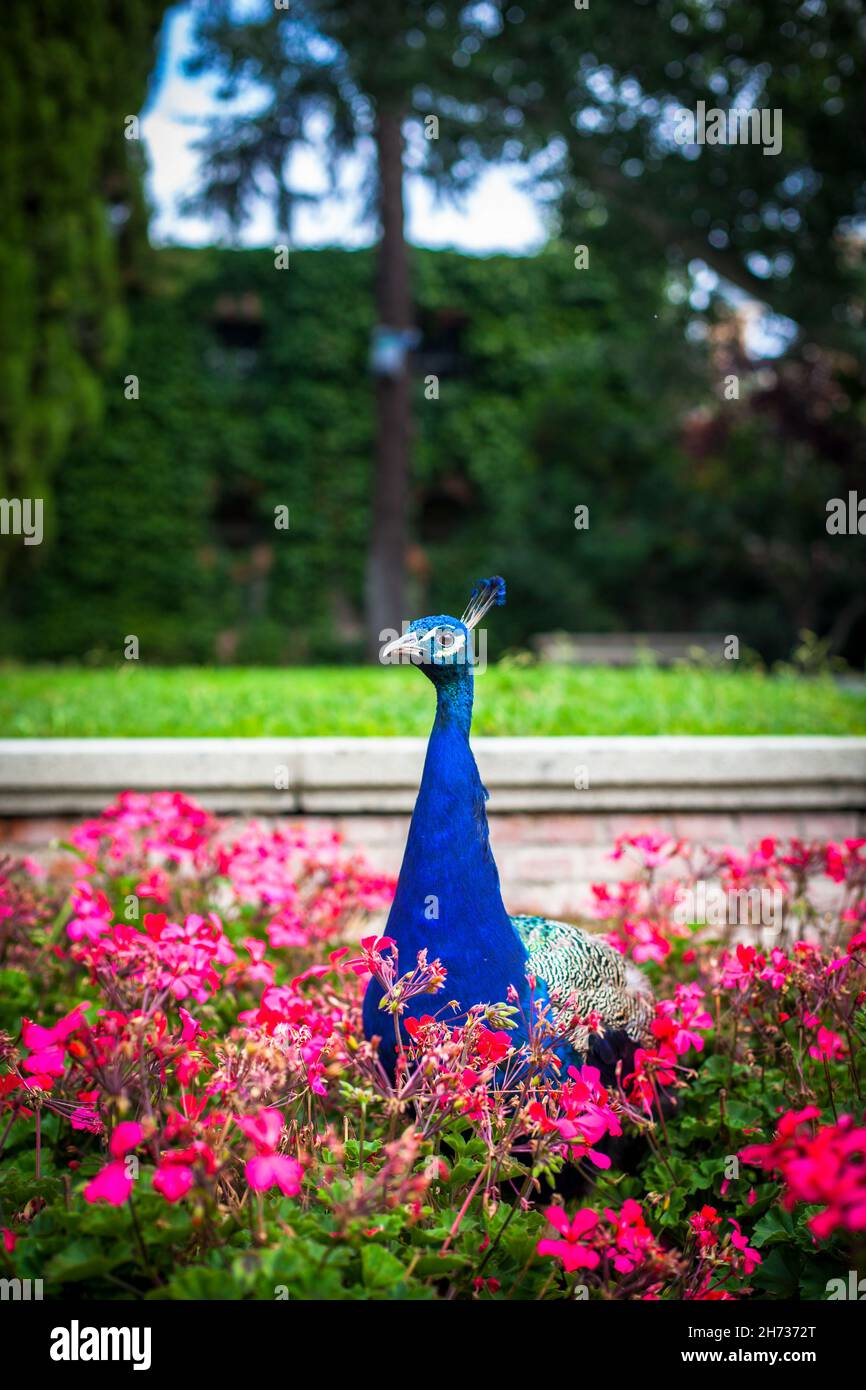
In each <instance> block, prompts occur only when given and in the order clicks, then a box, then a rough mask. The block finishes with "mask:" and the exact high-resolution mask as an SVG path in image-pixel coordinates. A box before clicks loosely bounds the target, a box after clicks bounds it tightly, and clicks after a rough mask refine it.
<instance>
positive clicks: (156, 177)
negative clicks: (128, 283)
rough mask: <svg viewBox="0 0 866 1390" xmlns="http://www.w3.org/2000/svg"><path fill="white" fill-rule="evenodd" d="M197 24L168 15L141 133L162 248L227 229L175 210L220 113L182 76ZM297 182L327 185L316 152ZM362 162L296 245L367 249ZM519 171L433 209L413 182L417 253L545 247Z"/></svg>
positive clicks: (207, 88)
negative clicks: (205, 129) (200, 145)
mask: <svg viewBox="0 0 866 1390" xmlns="http://www.w3.org/2000/svg"><path fill="white" fill-rule="evenodd" d="M191 33H192V17H191V15H190V13H189V10H188V9H186V7H184V6H179V7H177V8H175V9H173V10H171V11H170V12H169V14H168V16H167V18H166V26H165V29H164V31H163V52H162V55H161V64H160V73H159V75H158V78H157V79H156V82H155V86H154V90H153V94H152V97H151V99H150V100H149V102H148V104H147V106H146V108H145V110H144V112H143V114H142V118H141V133H142V137H143V139H144V141H145V143H146V145H147V148H148V152H149V155H150V179H149V192H150V199H151V203H152V205H153V207H154V209H155V217H154V220H153V222H152V224H151V235H152V237H153V239H154V241H155V242H157V243H158V244H165V243H169V242H174V243H180V244H182V245H185V246H201V245H208V244H211V243H213V242H214V241H216V240H217V239H218V238H219V236H220V233H221V231H222V229H221V228H218V227H216V226H215V225H214V223H213V222H212V221H211V220H210V219H207V220H205V219H203V218H200V217H189V216H182V215H181V214H180V212H179V210H178V205H179V203H180V201H181V200H182V198H183V197H184V196H185V195H187V194H189V193H190V192H191V191H192V190H193V189H194V187H195V185H196V182H197V178H196V170H197V158H198V157H197V155H196V154H195V152H194V151H193V150H192V149H191V148H190V147H191V145H192V143H193V142H194V140H195V139H196V136H197V135H198V134H199V133H200V132H201V129H202V121H203V120H204V119H205V118H206V117H207V116H211V115H213V113H214V111H215V109H216V107H217V102H216V97H215V95H214V91H215V86H216V83H215V81H214V80H213V79H212V78H210V77H200V78H191V77H187V76H185V75H184V73H183V71H182V64H183V61H184V59H185V58H186V57H188V56H189V54H190V52H191V50H192V43H191ZM292 173H293V183H294V184H296V185H297V186H298V187H301V188H303V189H305V190H308V191H311V192H312V191H316V190H318V189H321V188H322V187H323V186H324V171H323V168H322V165H321V162H320V159H319V157H318V156H317V154H316V153H315V152H314V151H312V150H309V151H307V150H304V151H301V152H299V154H298V155H297V156H296V157H295V163H294V165H293V170H292ZM361 174H362V161H361V160H360V159H355V160H349V161H347V162H346V166H345V169H344V171H343V177H342V180H341V188H342V189H343V190H344V194H345V196H343V197H339V198H338V197H326V198H324V199H323V200H322V201H321V202H320V203H317V204H311V205H306V204H302V205H300V206H299V209H298V211H297V213H296V220H295V227H294V231H293V235H292V243H293V245H295V246H322V245H329V246H333V245H342V246H364V245H369V244H370V243H371V242H372V240H373V239H374V229H373V227H372V226H371V225H370V224H368V225H366V226H365V225H363V223H362V222H361V209H362V198H361V195H360V191H359V185H360V180H361ZM518 182H519V174H518V172H517V170H516V169H506V168H503V167H496V168H493V169H491V170H490V171H489V172H488V173H487V174H486V175H484V176H483V177H482V178H481V179H480V180H479V182H478V184H477V185H476V187H475V188H474V189H473V191H472V193H471V194H470V195H469V196H468V197H467V198H466V199H465V201H464V203H463V204H462V205H461V206H459V207H455V206H454V205H453V204H451V203H445V204H436V203H435V202H434V199H433V195H432V193H431V190H430V189H429V187H428V186H427V185H426V184H425V182H424V181H423V180H421V179H418V178H412V177H411V176H410V177H409V178H407V180H406V205H407V223H408V235H409V239H410V241H412V242H414V243H415V244H416V245H419V246H435V247H443V246H454V247H457V248H458V249H459V250H461V251H473V252H482V253H483V252H494V251H508V252H512V253H531V252H533V251H536V250H538V249H539V248H540V247H541V246H543V244H544V241H545V230H544V225H543V222H542V220H541V217H540V216H539V213H538V210H537V208H536V206H535V204H534V202H533V200H532V199H531V198H530V197H529V196H528V194H526V193H524V192H522V191H521V190H520V189H519V188H518V186H517V185H518ZM274 236H275V233H274V226H273V218H272V215H271V213H270V210H269V208H268V207H267V206H266V205H262V206H261V207H259V208H257V209H256V210H255V212H254V215H253V217H252V218H251V219H250V221H249V222H248V223H247V224H246V226H245V228H244V230H243V232H242V233H241V236H240V241H241V243H242V244H243V245H245V246H268V245H272V244H273V241H274Z"/></svg>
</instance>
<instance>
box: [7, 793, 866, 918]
mask: <svg viewBox="0 0 866 1390" xmlns="http://www.w3.org/2000/svg"><path fill="white" fill-rule="evenodd" d="M76 819H83V817H80V818H72V817H64V818H60V819H58V818H50V819H49V818H47V817H40V816H34V817H30V818H27V819H11V818H6V819H0V853H24V854H31V855H33V856H34V857H35V858H38V859H43V860H45V859H50V857H51V850H50V844H51V842H52V841H58V840H62V839H64V838H65V837H66V835H67V834H68V832H69V829H70V827H71V826H72V825H74V824H75V823H76ZM260 819H262V820H273V821H274V823H277V822H276V820H275V819H274V818H270V817H261V818H260ZM291 820H292V823H294V824H297V823H301V824H304V823H307V824H310V825H316V826H318V827H328V828H332V829H334V830H338V831H339V832H340V833H341V834H342V835H343V837H344V839H345V842H346V844H347V845H348V846H349V847H350V848H352V849H357V850H361V851H363V852H364V853H365V854H366V856H367V858H368V860H369V861H370V863H371V864H372V865H373V866H374V867H376V868H378V869H381V870H383V871H386V872H388V873H394V874H396V872H397V870H398V869H399V867H400V861H401V858H402V854H403V846H404V844H405V840H406V832H407V829H408V825H409V817H408V816H407V815H383V816H379V815H349V816H316V817H312V816H306V817H303V816H301V817H292V818H291ZM644 830H661V831H666V832H668V833H669V834H672V835H676V836H678V837H684V838H686V839H688V840H691V841H693V842H694V843H698V844H705V845H708V846H713V847H720V846H722V845H731V846H733V847H734V848H735V849H745V848H746V847H747V846H748V845H749V844H751V843H754V842H755V841H756V840H758V839H760V838H761V836H763V835H778V836H782V837H786V836H789V835H797V836H799V837H800V838H802V839H805V840H810V839H822V840H842V839H844V838H846V837H851V836H857V835H864V834H866V815H864V814H863V813H862V812H856V811H850V812H847V811H818V810H813V811H803V812H780V811H766V812H754V811H750V812H743V813H728V812H718V813H713V812H708V813H700V814H698V813H692V812H672V813H658V814H654V815H640V814H634V815H631V814H627V813H623V814H619V813H618V814H615V815H614V814H604V813H593V814H583V815H578V814H546V813H543V812H541V813H536V814H522V813H520V814H511V815H495V814H493V815H491V817H490V835H491V841H492V844H493V849H494V853H495V855H496V860H497V863H498V865H499V872H500V876H501V879H502V891H503V897H504V899H505V903H506V906H507V907H508V909H509V911H511V912H541V913H544V914H546V915H548V916H564V917H576V916H580V915H582V914H583V913H585V911H586V907H587V904H588V901H589V896H590V894H589V886H590V884H591V883H593V882H599V881H601V880H604V879H607V880H614V879H617V878H621V877H624V876H627V873H628V867H627V865H626V864H625V862H624V861H622V860H620V861H616V860H612V859H610V858H609V854H610V850H611V849H612V848H613V844H614V840H615V839H616V837H617V835H621V834H624V833H631V832H639V831H644Z"/></svg>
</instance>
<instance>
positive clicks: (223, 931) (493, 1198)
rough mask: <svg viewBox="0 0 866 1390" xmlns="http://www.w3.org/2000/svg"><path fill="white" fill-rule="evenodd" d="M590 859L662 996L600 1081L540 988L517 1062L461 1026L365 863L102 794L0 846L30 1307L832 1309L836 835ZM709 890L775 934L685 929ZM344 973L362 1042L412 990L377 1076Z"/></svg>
mask: <svg viewBox="0 0 866 1390" xmlns="http://www.w3.org/2000/svg"><path fill="white" fill-rule="evenodd" d="M614 854H615V855H616V856H617V857H620V858H621V857H623V856H628V857H629V859H630V860H631V861H632V862H633V864H634V871H633V874H632V877H631V878H630V879H628V880H626V881H625V882H620V883H618V884H616V885H611V886H607V885H598V886H597V887H596V889H595V890H594V901H593V904H592V908H591V915H592V916H593V917H594V918H596V919H597V924H598V927H599V929H600V930H602V931H604V932H606V933H607V935H608V937H609V939H610V940H611V941H612V942H613V944H614V945H616V946H617V948H618V949H619V950H621V951H622V952H623V953H624V954H626V955H628V956H629V957H630V958H632V959H633V960H634V961H636V962H638V963H639V964H641V966H642V968H643V969H644V970H645V971H646V972H647V974H648V975H649V976H650V977H651V979H652V982H653V985H654V987H655V989H656V994H657V999H658V1004H657V1011H656V1012H657V1016H656V1019H655V1023H654V1026H653V1032H654V1042H653V1045H652V1046H651V1047H649V1048H645V1049H643V1050H641V1051H640V1052H639V1053H638V1055H637V1058H636V1061H635V1068H634V1070H633V1071H632V1072H631V1073H630V1074H628V1075H622V1076H620V1078H619V1082H618V1084H617V1085H616V1086H612V1087H609V1088H605V1087H604V1086H602V1085H601V1081H600V1077H599V1074H598V1072H597V1071H596V1070H595V1069H594V1068H592V1067H590V1066H584V1067H582V1068H574V1067H572V1068H569V1069H568V1070H567V1072H566V1074H565V1075H562V1074H561V1071H562V1069H561V1067H560V1066H559V1062H558V1057H557V1052H556V1044H557V1041H558V1035H557V1032H556V1025H554V1023H553V1021H552V1017H551V1016H550V1014H549V1011H548V1010H547V1009H545V1008H542V1009H539V1010H538V1011H537V1017H536V1018H534V1019H533V1020H532V1024H531V1030H530V1031H531V1043H530V1045H529V1046H528V1047H526V1048H523V1049H517V1048H515V1047H514V1046H512V1043H511V1040H510V1026H511V1024H512V1022H513V1014H514V1008H513V1005H512V1004H511V1003H510V1001H508V1000H491V1001H484V1002H483V1003H480V1004H479V1005H478V1007H477V1008H476V1009H474V1010H472V1011H471V1013H470V1014H469V1015H468V1016H464V1017H461V1018H455V1017H454V1016H453V1014H452V1013H451V1011H449V1008H448V981H447V977H445V976H444V973H443V971H442V970H441V968H440V966H439V963H438V962H437V961H436V960H434V959H429V960H428V958H427V957H426V956H425V955H424V953H422V956H421V957H420V958H419V959H418V961H411V962H410V961H397V960H396V959H395V957H394V952H393V948H392V945H391V943H389V942H388V939H387V938H385V937H382V936H379V935H377V934H376V931H375V929H374V924H375V920H376V919H375V916H371V915H373V914H379V913H381V911H382V910H383V909H385V908H386V907H387V905H388V902H389V901H390V897H391V893H392V891H393V884H392V883H391V882H390V881H389V880H387V879H383V878H382V877H381V876H377V875H374V874H372V873H371V872H370V871H369V870H368V869H367V868H366V866H365V865H364V864H363V862H361V861H360V860H359V859H358V858H357V857H354V858H353V857H350V856H349V855H347V853H346V852H345V851H344V849H343V848H342V847H341V845H340V843H339V841H338V840H337V838H336V837H334V836H333V835H330V834H327V835H320V836H314V835H311V834H310V832H309V831H308V830H306V831H299V830H295V829H292V828H287V829H285V830H280V831H275V830H273V829H264V828H261V827H257V826H255V825H247V826H245V827H240V828H238V827H233V826H232V825H230V824H229V823H225V822H221V821H219V820H218V819H217V818H215V817H213V816H212V815H210V814H209V813H208V812H206V811H204V810H203V809H202V808H200V807H199V806H197V805H196V804H195V803H194V802H192V801H190V800H189V799H187V798H185V797H183V796H181V795H178V794H170V793H159V794H154V795H149V796H143V795H136V794H132V793H128V794H125V795H123V796H122V797H120V798H119V799H118V801H117V802H116V803H115V804H114V805H112V806H110V807H109V808H108V809H107V810H106V811H105V812H104V813H103V814H102V815H101V816H99V817H97V818H96V819H95V820H92V821H88V822H86V823H84V824H83V825H81V826H79V827H78V828H77V829H76V830H75V831H74V833H73V834H72V836H71V840H70V843H69V844H68V845H67V846H65V847H64V848H63V850H62V852H58V854H57V856H56V859H55V861H54V862H53V863H52V865H51V868H50V870H49V871H48V872H47V873H46V872H45V871H44V869H42V868H41V867H40V866H39V865H37V864H35V863H33V862H32V861H27V860H25V861H23V862H20V863H18V862H16V863H11V862H7V863H6V864H5V865H3V866H0V944H2V957H0V997H2V1015H0V1024H2V1027H3V1028H4V1029H5V1032H4V1033H3V1034H2V1035H0V1066H2V1074H0V1099H2V1106H3V1111H4V1114H3V1116H2V1117H0V1126H2V1127H0V1144H2V1149H3V1155H2V1161H0V1212H2V1222H3V1227H4V1241H3V1253H4V1260H5V1267H6V1273H7V1275H8V1276H9V1277H14V1276H18V1277H21V1278H40V1279H42V1281H43V1285H44V1292H45V1297H47V1298H57V1297H64V1296H70V1295H74V1296H83V1297H87V1298H129V1297H133V1296H138V1297H141V1296H145V1297H148V1298H239V1297H247V1298H267V1299H272V1298H329V1299H340V1298H353V1297H362V1298H398V1299H403V1298H420V1299H432V1298H437V1297H450V1298H454V1297H457V1298H476V1299H503V1298H516V1299H535V1298H540V1297H544V1298H573V1297H580V1298H583V1297H588V1298H621V1299H648V1298H653V1299H655V1298H664V1299H671V1298H673V1299H732V1298H744V1297H749V1296H752V1297H760V1298H768V1297H769V1298H773V1297H791V1296H795V1297H796V1296H800V1297H811V1298H827V1297H836V1296H839V1297H845V1296H847V1293H846V1292H837V1290H840V1289H844V1290H846V1291H847V1289H848V1286H849V1272H850V1271H851V1270H857V1269H858V1268H859V1265H860V1264H862V1259H863V1249H864V1232H866V1128H864V1107H863V1101H862V1086H863V1073H864V1068H863V1062H862V1048H861V1046H860V1044H861V1042H862V1037H863V1031H864V1024H866V1017H864V1008H863V1004H864V990H866V899H864V887H866V856H864V842H863V841H858V840H849V841H846V842H844V843H841V844H802V843H800V842H798V841H791V842H786V843H785V844H782V843H781V842H779V841H777V840H775V839H765V840H763V841H762V842H761V843H760V844H759V845H758V846H757V847H756V848H755V849H754V851H753V852H751V853H750V854H749V855H747V856H740V855H736V854H734V853H733V852H722V853H708V852H703V851H700V850H699V849H695V848H694V847H691V846H688V845H685V844H683V843H681V842H676V841H674V840H673V839H672V838H670V837H666V836H647V835H641V836H630V837H622V838H621V839H620V840H619V841H618V842H617V844H616V847H615V849H614ZM708 883H712V884H713V885H716V886H717V887H718V888H719V889H720V890H721V891H722V892H727V893H737V892H741V893H743V894H745V893H749V892H751V893H753V894H756V895H757V896H756V898H755V901H759V900H760V893H761V890H763V891H764V892H765V893H768V894H773V895H775V896H774V897H773V901H774V902H777V903H778V904H779V910H778V912H776V913H774V916H773V924H772V937H771V939H770V940H769V941H768V942H765V941H764V940H762V937H761V934H760V932H759V931H756V929H754V928H751V927H749V926H748V925H743V924H742V923H741V924H740V925H739V926H737V925H735V924H733V923H731V922H730V921H729V920H728V918H729V917H730V915H731V914H730V913H728V914H727V916H725V914H723V915H722V918H721V919H720V920H719V921H718V922H716V920H715V919H714V918H713V917H712V915H711V914H710V915H708V914H706V913H705V912H703V911H702V913H701V914H699V916H700V921H699V924H697V925H696V924H695V922H694V921H693V920H691V919H690V918H689V916H688V913H686V915H685V916H684V913H683V910H682V904H683V902H684V901H686V902H691V903H693V904H694V903H699V902H700V903H703V901H704V898H705V896H706V893H705V891H704V898H702V897H701V891H702V890H701V885H703V886H704V890H705V888H706V885H707V884H708ZM828 885H829V886H831V887H832V888H833V891H834V895H835V896H834V898H833V900H832V907H830V908H828V906H827V902H826V894H825V889H826V887H827V886H828ZM689 894H690V895H691V896H690V897H689V896H687V895H689ZM693 916H694V914H693ZM359 941H360V945H359V944H358V943H359ZM434 951H435V939H433V940H431V943H430V953H429V954H430V956H431V957H432V956H433V953H434ZM371 972H372V973H374V974H376V975H377V976H378V978H379V979H380V982H381V983H382V984H383V985H384V986H385V989H386V996H385V1000H384V1001H383V1002H384V1005H385V1007H384V1008H383V1012H382V1028H383V1032H384V1030H385V1029H386V1028H388V1029H395V1030H396V1023H397V1020H398V1018H399V1015H400V1011H401V1006H402V1004H404V1003H405V1001H406V999H407V998H408V997H410V996H411V995H412V994H415V993H417V992H419V991H423V992H424V993H426V994H429V997H430V1009H429V1014H428V1015H427V1016H426V1017H425V1018H424V1019H422V1020H421V1022H420V1023H414V1024H412V1025H411V1030H410V1036H409V1038H408V1039H406V1040H405V1041H400V1034H399V1031H398V1030H396V1035H397V1037H398V1043H399V1051H400V1057H401V1070H400V1073H399V1074H398V1077H397V1078H396V1080H394V1079H393V1078H390V1077H389V1076H387V1075H385V1073H384V1072H383V1071H382V1069H381V1068H380V1067H379V1065H378V1062H377V1058H376V1052H375V1048H373V1047H371V1046H370V1045H369V1044H368V1043H367V1042H366V1041H365V1040H364V1037H363V1033H362V1029H361V1024H360V1003H361V999H362V996H363V991H364V987H365V984H366V981H367V979H368V977H369V974H370V973H371ZM561 1002H562V1001H560V1003H561ZM557 1016H558V1017H559V1018H560V1020H561V1018H562V1014H561V1012H560V1013H559V1014H558V1015H557ZM581 1021H582V1022H583V1023H584V1024H586V1023H589V1024H590V1025H591V1024H592V1023H593V1020H591V1019H590V1020H581ZM661 1096H664V1097H665V1102H664V1104H663V1106H662V1107H661V1110H660V1109H659V1098H660V1097H661ZM628 1138H631V1139H632V1140H633V1141H634V1142H633V1143H632V1144H631V1145H630V1146H629V1153H628V1155H627V1166H626V1167H625V1168H623V1167H622V1166H621V1153H622V1146H623V1142H624V1141H625V1140H627V1139H628ZM612 1146H613V1147H612ZM611 1152H613V1153H614V1156H615V1157H614V1161H613V1162H612V1161H611ZM575 1172H577V1173H578V1174H581V1173H582V1174H583V1175H584V1177H585V1179H586V1181H585V1183H584V1187H583V1196H582V1197H581V1198H580V1199H579V1200H578V1201H577V1202H576V1203H575V1202H573V1201H572V1202H569V1203H567V1204H566V1203H564V1200H563V1198H562V1197H560V1196H558V1195H556V1192H557V1190H558V1189H563V1185H564V1184H563V1179H564V1177H565V1176H566V1173H567V1175H568V1176H569V1179H570V1180H571V1181H573V1180H574V1177H575ZM858 1262H859V1263H858Z"/></svg>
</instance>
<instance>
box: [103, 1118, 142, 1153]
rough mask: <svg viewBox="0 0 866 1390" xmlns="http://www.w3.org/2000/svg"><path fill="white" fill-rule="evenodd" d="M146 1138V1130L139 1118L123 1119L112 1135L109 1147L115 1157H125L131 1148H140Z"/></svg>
mask: <svg viewBox="0 0 866 1390" xmlns="http://www.w3.org/2000/svg"><path fill="white" fill-rule="evenodd" d="M143 1138H144V1130H143V1129H142V1127H141V1125H140V1124H139V1123H138V1121H137V1120H122V1121H121V1123H120V1124H119V1125H117V1127H116V1128H115V1130H114V1133H113V1134H112V1136H111V1142H110V1143H109V1145H108V1147H109V1149H110V1151H111V1153H112V1154H113V1155H114V1157H115V1158H123V1156H124V1154H128V1153H129V1152H130V1150H131V1149H136V1148H138V1146H139V1144H140V1143H141V1141H142V1139H143Z"/></svg>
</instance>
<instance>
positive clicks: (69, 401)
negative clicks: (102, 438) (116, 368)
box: [0, 0, 168, 496]
mask: <svg viewBox="0 0 866 1390" xmlns="http://www.w3.org/2000/svg"><path fill="white" fill-rule="evenodd" d="M167 4H168V0H87V3H86V4H70V3H69V2H68V0H6V3H5V4H4V6H3V39H2V44H0V206H2V209H3V219H2V229H0V491H2V492H3V493H4V495H9V494H10V493H14V494H15V495H20V494H21V492H22V491H23V490H26V492H27V495H29V496H45V495H46V494H47V486H48V482H49V479H50V478H51V476H52V474H53V472H54V469H55V467H56V465H57V463H58V460H59V459H60V457H61V456H62V454H63V451H64V449H65V448H66V446H67V444H68V443H69V440H70V437H71V436H72V435H73V434H74V432H75V431H76V430H78V429H80V428H82V427H86V426H92V425H93V424H94V422H95V421H97V420H98V418H99V413H100V408H101V401H102V372H103V370H104V369H105V367H106V366H107V365H108V364H109V363H111V362H112V361H116V360H117V353H118V349H119V346H120V343H121V340H122V334H123V326H124V311H123V302H124V297H125V294H126V293H127V292H128V291H129V289H130V288H131V287H132V285H133V283H134V279H135V275H136V267H137V266H140V263H141V255H142V253H143V251H144V250H145V249H146V247H147V218H146V211H145V208H144V202H143V197H142V192H141V162H142V155H141V146H140V144H138V143H137V142H136V141H135V140H128V139H126V138H124V118H125V117H126V116H128V115H134V114H135V113H136V112H137V111H138V109H139V107H140V106H141V104H142V102H143V100H144V96H145V92H146V89H147V80H148V74H149V73H150V70H151V68H152V67H153V63H154V57H155V49H154V40H155V38H156V34H157V30H158V28H159V25H160V22H161V20H162V16H163V13H164V12H165V10H166V8H167Z"/></svg>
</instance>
